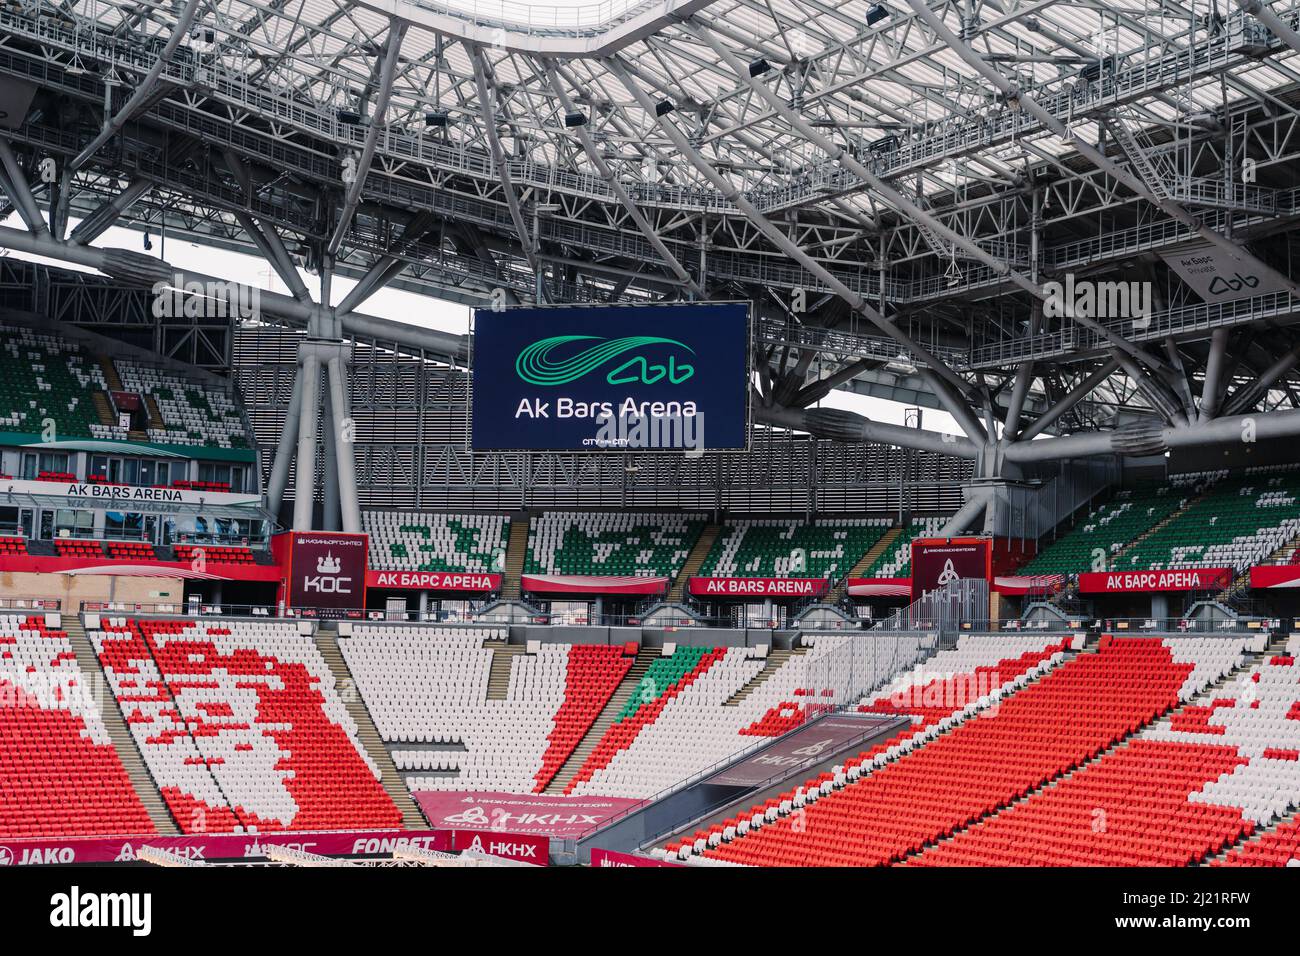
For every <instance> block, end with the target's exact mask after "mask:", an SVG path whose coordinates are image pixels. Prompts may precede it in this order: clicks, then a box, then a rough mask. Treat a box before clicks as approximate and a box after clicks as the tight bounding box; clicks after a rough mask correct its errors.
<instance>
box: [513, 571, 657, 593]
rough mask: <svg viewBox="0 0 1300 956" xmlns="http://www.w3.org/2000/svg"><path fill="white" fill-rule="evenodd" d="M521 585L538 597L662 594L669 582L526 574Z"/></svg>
mask: <svg viewBox="0 0 1300 956" xmlns="http://www.w3.org/2000/svg"><path fill="white" fill-rule="evenodd" d="M520 583H521V584H522V586H523V589H524V590H525V591H533V592H535V593H537V594H663V593H664V592H665V591H667V590H668V584H669V581H668V578H666V577H640V576H638V575H632V574H611V575H599V574H525V575H523V577H522V578H521V582H520Z"/></svg>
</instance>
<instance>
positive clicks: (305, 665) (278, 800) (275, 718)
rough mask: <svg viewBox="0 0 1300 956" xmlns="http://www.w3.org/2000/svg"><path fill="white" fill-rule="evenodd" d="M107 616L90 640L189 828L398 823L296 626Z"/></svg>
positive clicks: (325, 672) (328, 675)
mask: <svg viewBox="0 0 1300 956" xmlns="http://www.w3.org/2000/svg"><path fill="white" fill-rule="evenodd" d="M101 623H102V624H103V627H102V629H99V630H91V631H90V638H91V640H92V642H93V643H94V645H95V649H96V651H97V652H98V654H99V659H100V661H101V663H102V664H103V666H104V671H105V673H106V674H107V675H108V681H109V686H110V687H111V688H112V690H113V693H114V695H115V696H116V698H117V701H118V703H119V705H120V706H121V708H122V713H123V715H124V716H125V717H126V722H127V725H128V726H129V727H130V728H131V732H132V734H133V735H134V737H135V739H136V743H137V744H138V745H139V747H140V752H141V753H142V754H143V755H144V758H145V763H146V764H147V766H148V767H149V771H150V773H151V774H152V775H153V778H154V780H155V781H156V782H157V783H158V786H159V790H160V791H161V792H162V795H163V797H164V799H165V800H166V801H167V805H168V807H169V808H170V809H171V812H172V816H174V817H175V818H176V822H177V823H178V824H179V826H180V828H181V830H182V831H183V832H186V833H204V832H218V833H219V832H231V831H234V832H265V831H270V830H349V829H367V828H396V827H398V826H400V825H401V813H400V811H399V810H398V809H397V807H396V806H395V805H394V803H393V801H392V798H390V797H389V796H388V794H387V792H385V790H384V788H383V786H382V784H381V783H380V782H379V778H380V772H379V769H378V768H377V767H375V766H374V764H373V762H372V761H371V759H370V756H369V755H368V754H367V753H366V752H365V749H364V748H363V747H362V746H361V744H360V743H359V742H358V740H357V728H356V724H355V722H354V721H353V720H352V718H351V716H350V715H349V714H348V712H347V710H346V708H345V707H344V705H343V702H342V701H341V700H340V699H339V696H338V693H337V692H336V691H335V687H334V676H333V673H332V672H331V671H330V669H329V666H328V665H327V664H326V663H325V661H324V659H323V658H322V657H321V655H320V651H319V650H317V648H316V645H315V643H314V642H313V640H312V638H311V637H310V636H309V635H303V634H299V633H298V627H297V623H296V622H293V621H224V620H216V619H213V620H206V619H205V620H201V621H183V620H166V621H136V620H131V619H127V618H121V617H119V618H112V619H104V620H103V621H101Z"/></svg>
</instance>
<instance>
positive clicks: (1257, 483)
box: [1115, 466, 1300, 571]
mask: <svg viewBox="0 0 1300 956" xmlns="http://www.w3.org/2000/svg"><path fill="white" fill-rule="evenodd" d="M1193 477H1195V478H1198V479H1201V480H1205V481H1214V482H1215V483H1214V484H1213V486H1212V487H1211V488H1210V490H1209V491H1208V492H1207V493H1206V494H1205V496H1204V497H1203V498H1202V499H1201V500H1199V501H1196V502H1194V503H1193V504H1192V505H1190V506H1189V507H1188V508H1187V510H1186V511H1184V512H1183V513H1182V514H1179V515H1177V516H1176V517H1174V518H1173V519H1172V520H1171V521H1170V522H1169V523H1168V524H1167V525H1165V526H1164V527H1163V528H1158V529H1156V530H1155V531H1154V532H1153V533H1152V534H1151V535H1150V536H1148V537H1147V538H1144V539H1143V540H1142V541H1139V542H1138V543H1137V544H1136V545H1134V546H1133V548H1131V549H1130V550H1129V551H1128V552H1127V553H1126V554H1124V555H1122V556H1121V557H1120V558H1119V560H1118V561H1116V562H1115V564H1116V570H1119V571H1130V570H1141V569H1146V568H1197V567H1200V568H1232V569H1233V570H1234V571H1244V570H1245V569H1246V568H1248V567H1250V566H1251V565H1255V564H1259V563H1260V562H1262V561H1263V560H1264V559H1265V558H1267V557H1268V556H1269V555H1271V554H1272V553H1273V552H1274V551H1276V550H1277V549H1278V548H1279V547H1281V546H1282V545H1283V544H1285V543H1286V542H1287V541H1290V540H1291V539H1292V538H1294V537H1295V536H1296V535H1297V534H1300V472H1297V471H1295V470H1294V469H1293V468H1289V467H1288V468H1282V467H1274V466H1268V467H1264V468H1259V469H1251V470H1250V471H1249V472H1248V473H1247V474H1245V475H1244V476H1240V477H1237V478H1223V473H1221V472H1220V473H1218V474H1215V475H1197V476H1193ZM1216 479H1218V480H1217V481H1216Z"/></svg>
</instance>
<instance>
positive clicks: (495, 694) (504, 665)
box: [483, 641, 524, 700]
mask: <svg viewBox="0 0 1300 956" xmlns="http://www.w3.org/2000/svg"><path fill="white" fill-rule="evenodd" d="M483 646H484V647H485V648H487V649H489V650H491V651H492V666H491V668H490V669H489V671H488V689H487V699H488V700H505V699H506V695H507V694H508V693H509V691H510V669H511V667H512V666H513V663H514V659H515V658H516V657H518V656H519V655H520V654H522V653H523V652H524V645H522V644H507V643H506V642H505V641H484V642H483Z"/></svg>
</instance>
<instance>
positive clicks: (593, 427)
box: [470, 302, 750, 452]
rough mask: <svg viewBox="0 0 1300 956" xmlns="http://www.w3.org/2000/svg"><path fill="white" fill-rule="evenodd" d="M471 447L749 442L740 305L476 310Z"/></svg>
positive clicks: (691, 448) (745, 312)
mask: <svg viewBox="0 0 1300 956" xmlns="http://www.w3.org/2000/svg"><path fill="white" fill-rule="evenodd" d="M472 365H473V371H474V377H473V399H472V405H471V413H470V418H471V426H470V446H471V448H473V449H474V450H475V451H513V450H528V451H599V450H610V451H685V452H701V451H722V450H741V449H744V448H746V447H748V437H749V390H750V389H749V307H748V305H746V304H745V303H733V302H723V303H682V304H673V305H607V306H556V307H549V308H513V309H503V310H500V311H496V310H491V309H479V310H476V311H475V313H474V335H473V355H472Z"/></svg>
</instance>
